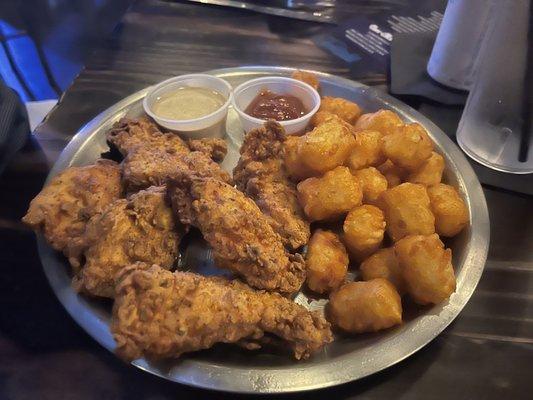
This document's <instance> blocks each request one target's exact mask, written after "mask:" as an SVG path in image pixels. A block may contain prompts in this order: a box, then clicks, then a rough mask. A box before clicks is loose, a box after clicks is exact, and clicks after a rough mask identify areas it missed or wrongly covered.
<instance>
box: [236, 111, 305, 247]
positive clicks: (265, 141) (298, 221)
mask: <svg viewBox="0 0 533 400" xmlns="http://www.w3.org/2000/svg"><path fill="white" fill-rule="evenodd" d="M285 139H286V135H285V131H284V130H283V127H282V126H281V125H280V124H278V123H277V122H274V121H269V122H266V123H265V125H264V126H263V127H261V128H258V129H254V130H252V131H250V132H249V133H248V134H247V135H246V136H245V138H244V143H243V144H242V146H241V150H240V152H241V158H240V159H239V162H238V164H237V166H236V167H235V169H234V170H233V179H234V181H235V183H236V184H237V188H238V189H239V190H240V191H242V192H243V193H245V194H247V195H248V196H249V197H250V198H251V199H252V200H254V201H255V203H256V204H257V206H258V207H259V209H260V210H261V211H262V212H263V213H264V214H265V215H266V216H267V218H268V221H269V223H270V226H271V227H272V229H274V231H275V232H276V233H278V234H279V235H280V236H281V239H282V240H283V243H284V244H285V246H287V247H289V248H291V249H293V250H295V249H297V248H299V247H301V246H303V245H304V244H306V243H307V242H308V241H309V237H310V236H311V231H310V228H309V223H308V222H307V221H306V220H305V218H304V213H303V210H302V208H301V206H300V204H299V203H298V196H297V192H296V185H295V184H294V182H292V181H291V180H290V179H289V176H288V173H287V171H286V169H285V164H284V162H283V152H284V145H283V144H284V142H285Z"/></svg>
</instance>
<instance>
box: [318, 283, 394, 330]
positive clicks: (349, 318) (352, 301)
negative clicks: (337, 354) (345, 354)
mask: <svg viewBox="0 0 533 400" xmlns="http://www.w3.org/2000/svg"><path fill="white" fill-rule="evenodd" d="M328 319H329V320H330V321H331V323H332V324H333V325H334V326H336V327H338V328H340V329H342V330H343V331H345V332H349V333H364V332H376V331H379V330H382V329H387V328H390V327H392V326H394V325H398V324H401V322H402V302H401V298H400V295H399V294H398V292H397V291H396V289H395V288H394V286H393V285H392V284H391V283H390V282H389V281H387V280H386V279H382V278H377V279H373V280H371V281H366V282H349V283H346V284H345V285H343V286H341V287H340V288H339V289H338V290H337V291H335V292H333V293H332V294H331V296H330V298H329V304H328Z"/></svg>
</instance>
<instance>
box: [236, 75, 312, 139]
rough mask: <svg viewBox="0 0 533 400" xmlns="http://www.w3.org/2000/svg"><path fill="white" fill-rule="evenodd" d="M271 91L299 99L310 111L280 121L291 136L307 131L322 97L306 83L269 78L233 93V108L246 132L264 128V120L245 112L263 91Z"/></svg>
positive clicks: (249, 82)
mask: <svg viewBox="0 0 533 400" xmlns="http://www.w3.org/2000/svg"><path fill="white" fill-rule="evenodd" d="M265 89H266V90H270V91H272V92H274V93H277V94H290V95H292V96H295V97H297V98H299V99H300V100H301V101H302V103H303V105H304V107H305V108H306V109H307V110H310V111H309V112H308V113H307V114H305V115H304V116H302V117H300V118H296V119H291V120H287V121H279V123H280V124H281V126H283V128H285V132H286V133H287V134H289V135H291V134H299V133H303V132H304V131H305V128H306V127H307V125H309V122H310V120H311V117H312V116H313V115H315V113H316V112H317V111H318V108H319V107H320V95H319V94H318V92H317V91H316V90H315V89H313V88H312V87H311V86H309V85H308V84H307V83H305V82H301V81H298V80H296V79H292V78H285V77H281V76H269V77H265V78H257V79H252V80H249V81H247V82H244V83H243V84H241V85H239V86H237V87H236V88H235V90H234V92H233V108H234V109H235V111H237V114H238V115H239V118H240V120H241V123H242V127H243V129H244V131H245V132H249V131H251V130H252V129H255V128H258V127H260V126H263V124H264V123H265V121H264V120H262V119H259V118H255V117H252V116H250V115H248V114H246V113H245V112H244V110H246V107H248V106H249V105H250V103H251V102H252V100H253V99H254V98H255V97H256V96H257V95H258V94H259V92H261V91H262V90H265Z"/></svg>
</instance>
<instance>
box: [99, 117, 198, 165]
mask: <svg viewBox="0 0 533 400" xmlns="http://www.w3.org/2000/svg"><path fill="white" fill-rule="evenodd" d="M107 141H108V142H109V143H110V144H111V145H113V146H114V147H116V148H117V149H118V151H120V153H121V154H122V155H123V156H126V155H127V154H128V153H129V152H130V151H132V150H134V149H135V148H136V147H139V146H141V147H149V148H161V147H163V148H166V149H170V148H172V149H173V150H174V152H175V153H187V152H189V146H187V143H185V142H184V141H183V139H181V138H180V137H179V136H178V135H177V134H175V133H171V132H162V131H161V130H160V129H159V127H158V126H157V125H156V124H155V123H154V122H152V121H151V120H150V119H149V118H147V117H141V118H138V119H129V118H122V119H121V120H120V121H118V122H117V123H116V124H115V125H114V126H113V128H112V129H111V130H110V131H109V132H107Z"/></svg>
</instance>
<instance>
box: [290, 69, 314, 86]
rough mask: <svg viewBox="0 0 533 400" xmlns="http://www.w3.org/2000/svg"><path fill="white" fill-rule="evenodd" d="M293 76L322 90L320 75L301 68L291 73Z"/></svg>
mask: <svg viewBox="0 0 533 400" xmlns="http://www.w3.org/2000/svg"><path fill="white" fill-rule="evenodd" d="M291 78H292V79H297V80H299V81H302V82H304V83H307V84H308V85H309V86H311V87H312V88H314V89H315V90H320V81H319V80H318V76H316V74H313V73H312V72H307V71H302V70H300V69H299V70H297V71H294V72H293V73H292V74H291Z"/></svg>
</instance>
